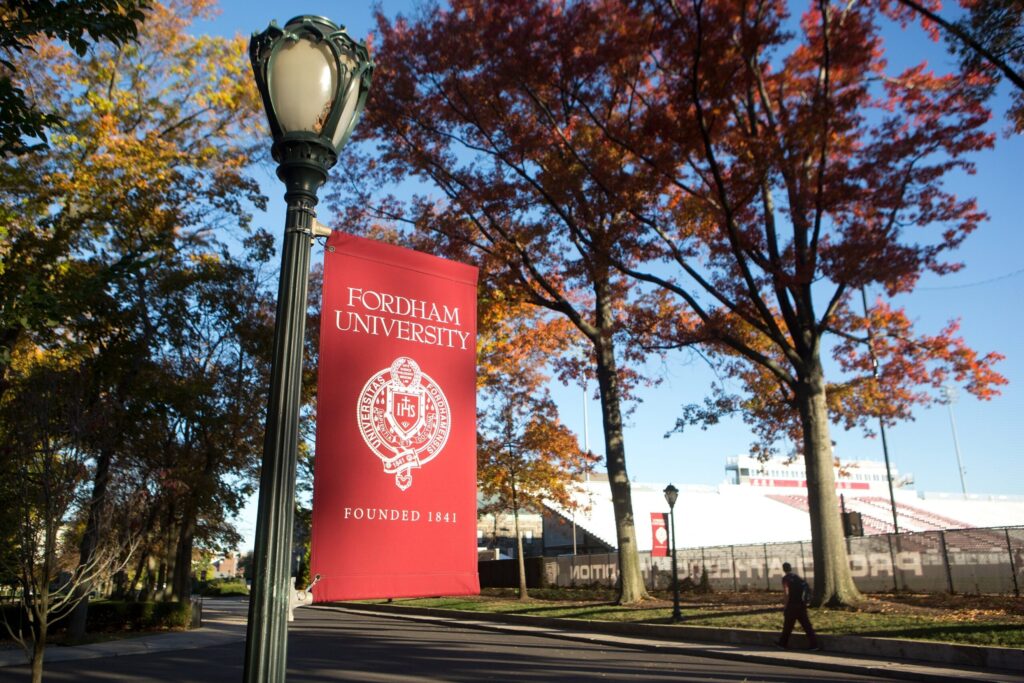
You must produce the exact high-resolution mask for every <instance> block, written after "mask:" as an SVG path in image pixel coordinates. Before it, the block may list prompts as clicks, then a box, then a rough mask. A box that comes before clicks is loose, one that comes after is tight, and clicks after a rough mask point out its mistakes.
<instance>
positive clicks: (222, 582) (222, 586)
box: [203, 579, 249, 597]
mask: <svg viewBox="0 0 1024 683" xmlns="http://www.w3.org/2000/svg"><path fill="white" fill-rule="evenodd" d="M203 595H205V596H207V597H226V596H230V595H249V588H248V586H246V585H245V581H243V580H242V579H217V580H215V581H211V582H210V583H208V584H207V585H206V589H205V590H204V591H203Z"/></svg>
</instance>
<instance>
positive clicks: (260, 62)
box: [244, 16, 373, 683]
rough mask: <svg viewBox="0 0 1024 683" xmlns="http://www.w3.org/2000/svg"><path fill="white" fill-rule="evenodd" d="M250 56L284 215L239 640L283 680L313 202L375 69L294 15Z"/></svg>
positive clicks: (328, 25) (260, 665)
mask: <svg viewBox="0 0 1024 683" xmlns="http://www.w3.org/2000/svg"><path fill="white" fill-rule="evenodd" d="M249 57H250V59H251V60H252V68H253V72H254V74H255V78H256V85H257V86H258V87H259V90H260V95H261V96H262V98H263V106H264V108H265V109H266V112H267V119H268V121H269V123H270V132H271V134H272V135H273V137H274V146H273V147H272V148H271V154H272V155H273V157H274V160H275V161H277V163H278V167H277V176H278V177H279V178H280V179H281V180H282V181H284V184H285V195H284V198H285V201H286V202H287V204H288V213H287V217H286V219H285V234H284V246H283V249H282V253H281V279H280V281H279V284H278V294H277V318H276V322H275V328H274V351H273V357H272V365H271V377H270V396H269V405H268V406H267V425H266V435H265V437H264V442H263V470H262V473H261V475H260V497H259V507H258V508H257V516H256V548H255V551H254V553H253V570H254V574H255V576H254V579H253V582H252V593H251V594H250V597H249V622H248V626H247V630H246V641H245V675H244V678H245V681H247V683H256V682H257V681H258V682H260V683H266V682H270V683H283V681H284V680H285V670H286V664H287V644H288V602H289V600H288V598H289V591H291V590H292V586H291V585H290V583H291V582H290V574H291V550H292V520H293V516H294V505H295V465H296V452H297V449H298V439H299V404H300V389H301V380H302V347H303V338H304V336H305V329H306V295H307V290H308V277H309V254H310V245H311V243H312V241H313V239H312V238H313V236H314V234H322V233H321V231H320V226H319V224H318V223H317V222H316V213H315V212H314V210H313V209H314V207H315V206H316V203H317V191H318V190H319V189H320V186H321V185H323V184H324V182H325V181H326V180H327V171H328V169H330V168H331V167H332V166H334V164H335V162H336V161H337V160H338V152H339V150H340V149H341V147H342V146H343V145H344V144H345V142H346V141H347V140H348V138H349V135H351V133H352V129H353V128H354V127H355V124H356V121H357V120H358V118H359V114H360V113H361V112H362V109H363V105H364V104H365V102H366V95H367V93H368V91H369V87H370V77H371V74H372V72H373V62H371V61H370V56H369V53H368V52H367V50H366V46H365V45H362V44H360V43H357V42H356V41H354V40H353V39H352V38H350V37H349V35H348V34H347V33H346V32H345V29H344V28H342V27H340V26H338V25H337V24H335V23H333V22H331V21H329V20H327V19H324V18H323V17H315V16H300V17H296V18H294V19H292V20H291V21H289V22H288V23H287V24H286V25H285V26H284V28H280V27H278V26H277V25H276V24H273V23H271V25H270V26H269V27H268V28H267V30H266V31H264V32H263V33H259V34H253V36H252V39H251V40H250V41H249Z"/></svg>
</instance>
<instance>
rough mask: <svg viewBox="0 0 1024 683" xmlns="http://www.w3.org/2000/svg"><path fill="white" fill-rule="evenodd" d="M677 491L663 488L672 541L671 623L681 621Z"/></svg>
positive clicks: (673, 488)
mask: <svg viewBox="0 0 1024 683" xmlns="http://www.w3.org/2000/svg"><path fill="white" fill-rule="evenodd" d="M678 499H679V489H677V488H676V487H675V486H673V485H672V484H669V485H668V486H666V487H665V501H666V502H667V503H668V525H669V539H670V540H671V541H672V623H677V622H679V621H681V620H682V618H683V614H682V612H680V611H679V565H677V564H676V500H678Z"/></svg>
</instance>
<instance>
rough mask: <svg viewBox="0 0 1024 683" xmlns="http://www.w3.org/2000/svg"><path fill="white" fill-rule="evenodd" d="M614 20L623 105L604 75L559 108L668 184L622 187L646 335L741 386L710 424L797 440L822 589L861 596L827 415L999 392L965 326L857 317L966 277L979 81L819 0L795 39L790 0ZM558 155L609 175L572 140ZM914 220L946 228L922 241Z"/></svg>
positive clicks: (872, 21) (899, 316) (696, 5)
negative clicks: (929, 275)
mask: <svg viewBox="0 0 1024 683" xmlns="http://www.w3.org/2000/svg"><path fill="white" fill-rule="evenodd" d="M612 5H615V3H612ZM618 11H619V12H621V13H622V14H623V16H625V17H626V18H627V19H626V20H624V22H623V23H624V24H625V25H627V26H628V25H630V22H629V19H630V18H631V20H632V27H633V28H632V29H631V30H630V31H629V33H628V34H626V35H627V37H626V39H627V40H629V41H630V43H631V44H633V45H636V46H638V49H637V58H636V59H635V60H634V61H633V62H632V64H631V65H630V68H625V66H624V65H619V66H617V67H616V68H615V71H614V72H613V73H618V74H619V75H620V78H619V81H618V82H619V83H620V87H622V88H624V89H626V90H628V91H629V92H630V93H631V95H630V97H629V100H628V101H629V102H630V109H629V110H628V111H620V112H618V114H617V115H609V114H608V112H607V111H606V110H605V109H603V108H602V107H599V106H595V105H593V104H590V102H592V101H596V100H597V99H598V98H600V97H601V90H600V89H602V88H604V87H606V86H604V85H598V86H597V88H599V91H598V92H597V93H592V92H591V87H590V86H589V84H584V85H582V86H581V87H580V88H578V89H577V90H575V91H573V92H572V94H571V96H572V97H573V98H574V99H575V100H576V101H579V102H583V103H586V108H587V111H588V114H589V120H590V121H591V122H592V123H593V124H594V125H596V126H599V127H600V128H601V129H602V131H603V133H604V136H605V139H606V140H607V141H609V142H611V143H614V145H615V146H616V147H617V148H618V149H620V150H625V151H627V152H628V155H629V156H628V163H630V164H631V165H632V167H633V168H635V169H636V172H637V173H638V174H644V175H649V176H650V180H649V183H650V184H651V185H652V186H654V185H660V186H661V187H663V188H664V202H663V203H662V204H661V205H659V206H657V207H656V210H651V207H650V206H644V205H641V204H639V203H637V202H635V201H634V200H633V199H632V198H631V197H628V196H624V195H622V194H621V193H620V194H618V195H617V196H618V197H619V199H620V200H621V207H622V209H623V210H624V211H628V212H629V213H630V214H631V215H633V216H635V217H636V218H637V220H638V222H640V223H641V224H642V225H643V228H644V234H645V237H644V238H643V239H644V240H646V243H645V244H646V246H648V247H649V248H651V249H658V250H660V258H658V259H657V260H652V261H651V262H649V263H645V264H643V265H642V266H641V267H634V266H631V265H629V264H626V263H623V262H622V261H621V260H617V261H616V262H617V264H618V265H619V266H620V268H621V269H622V270H623V272H628V273H629V274H630V275H631V276H633V277H635V278H636V279H637V280H639V281H642V282H644V283H647V284H650V285H653V286H655V287H657V288H658V290H659V291H661V292H668V293H671V294H672V295H673V296H675V297H676V301H677V304H678V310H677V312H673V311H672V310H670V309H669V310H667V309H665V308H664V307H663V306H662V307H660V308H657V309H655V312H654V314H649V315H648V316H647V317H646V318H645V319H641V322H642V323H643V325H644V328H643V331H644V332H645V333H646V332H653V336H654V337H655V338H657V339H661V340H663V341H665V340H667V341H668V342H669V343H670V344H676V345H693V344H699V345H701V346H702V348H704V349H705V350H706V351H708V352H709V353H710V354H711V356H712V357H713V358H716V359H717V360H718V362H719V363H720V364H721V368H722V370H723V371H724V373H725V374H726V375H728V376H732V377H734V378H736V379H737V380H738V381H739V383H740V386H741V388H742V389H744V390H745V391H744V392H743V393H742V394H741V395H740V396H727V395H721V396H716V397H712V399H710V400H709V402H708V404H707V405H706V406H705V411H704V414H703V415H702V416H701V417H705V418H709V419H712V420H714V419H717V416H718V415H719V414H720V413H721V412H722V411H723V410H729V409H736V408H740V409H742V411H743V413H744V414H745V416H746V419H748V421H750V422H751V423H752V425H753V426H754V428H755V432H756V433H757V434H758V435H759V436H760V437H761V439H762V444H764V445H766V446H767V447H769V448H770V447H771V445H772V444H773V443H776V442H778V440H779V439H787V438H788V439H792V440H793V441H794V442H796V443H800V444H802V452H803V456H804V461H805V465H806V468H807V478H808V502H809V505H810V517H811V534H812V541H813V557H814V579H815V591H814V592H815V599H816V601H817V602H819V603H824V604H828V605H841V604H848V603H852V602H856V601H857V600H858V599H859V593H858V591H857V589H856V587H855V586H854V584H853V581H852V578H851V577H850V572H849V565H848V562H847V558H846V551H845V546H844V544H843V534H842V529H841V525H840V519H839V514H838V505H837V501H836V496H835V481H834V474H833V459H832V454H831V439H830V437H829V425H830V422H832V421H843V420H845V421H846V424H847V426H852V425H858V424H859V425H863V424H864V423H865V422H866V420H867V419H868V418H871V417H873V416H876V415H877V416H880V417H882V418H883V419H886V420H889V421H892V420H895V419H898V418H902V417H906V416H908V414H909V410H910V407H911V405H912V404H913V403H917V402H927V401H929V400H931V398H930V396H929V395H928V394H927V392H922V391H919V390H915V387H917V386H920V385H922V384H923V385H926V386H927V385H931V386H938V385H939V384H941V383H942V382H943V381H945V380H946V379H947V378H955V379H956V380H958V381H961V382H964V383H966V385H967V387H968V390H970V391H972V393H974V394H975V395H977V396H979V397H981V398H986V397H988V396H990V395H991V394H992V392H993V388H994V386H995V385H998V384H999V383H1001V382H1003V381H1004V380H1003V379H1002V378H1001V377H1000V376H999V375H998V374H997V373H995V372H994V371H993V370H992V365H993V363H994V362H996V361H997V360H998V358H999V356H998V355H997V354H989V355H987V356H979V355H978V354H977V353H975V352H974V351H972V350H971V349H969V348H967V347H966V346H965V344H964V343H963V340H962V339H960V338H958V337H957V336H956V334H955V332H956V330H955V326H951V327H949V328H947V329H946V330H943V331H941V332H940V333H938V334H936V335H933V336H928V335H922V334H920V333H917V332H915V331H914V330H913V326H912V325H911V324H910V322H909V319H908V316H907V315H906V314H905V313H904V312H903V311H901V310H898V309H892V308H890V307H888V306H887V305H885V304H883V303H879V304H878V305H876V306H875V307H874V308H873V309H872V310H871V311H870V312H869V314H868V315H867V316H865V315H858V314H857V313H856V306H855V305H854V304H856V299H854V295H855V294H857V293H858V290H859V289H860V288H862V287H873V288H878V289H881V290H882V291H883V292H885V293H886V294H887V295H888V296H895V295H897V294H899V293H903V292H907V291H910V290H912V289H913V287H914V284H915V283H916V281H917V279H918V278H919V277H920V275H921V274H922V273H923V272H925V271H931V272H934V273H938V274H944V273H948V272H951V271H953V270H955V269H956V268H957V265H956V264H954V263H950V262H948V261H946V260H945V256H946V254H947V253H948V252H949V251H951V250H952V249H954V248H955V247H956V246H958V245H959V244H960V243H961V242H962V240H963V239H964V238H965V237H966V236H967V235H968V234H969V233H970V232H972V231H973V230H974V229H975V228H976V227H977V225H978V223H979V222H980V221H981V220H982V219H983V214H982V213H981V212H980V211H979V210H978V209H977V207H976V206H975V204H974V202H973V201H971V200H969V199H968V200H963V199H958V198H956V197H955V196H954V195H953V194H952V193H950V192H949V191H947V190H945V189H944V187H943V184H942V181H943V180H944V179H945V178H946V177H948V176H949V175H950V174H952V173H954V172H958V171H959V172H970V171H971V168H972V167H971V164H970V162H969V161H968V159H967V155H968V154H969V153H970V152H972V151H976V150H979V149H983V148H985V147H987V146H988V145H989V144H990V143H991V138H990V136H989V135H987V134H986V133H985V132H984V131H983V130H982V126H983V125H984V124H985V122H986V121H987V120H988V112H987V111H986V110H985V109H984V108H983V106H981V104H980V103H979V99H978V97H977V95H978V90H977V88H979V87H983V86H984V85H985V83H984V82H983V81H979V80H976V79H970V78H967V79H964V78H961V77H959V75H958V74H947V75H940V74H935V73H933V72H930V71H928V70H927V69H926V68H925V67H924V66H923V65H919V66H915V67H912V68H909V69H906V70H904V71H902V72H897V73H890V72H889V71H888V70H887V64H886V62H885V60H884V44H883V42H882V39H881V37H880V35H879V29H878V21H877V20H878V16H877V15H876V13H875V10H874V9H872V8H871V7H870V6H864V5H844V4H840V5H836V4H830V3H827V2H820V3H811V4H810V5H809V6H808V7H807V9H806V11H805V12H804V14H803V15H802V17H801V19H800V23H799V27H798V29H797V30H796V32H795V33H790V32H789V31H788V29H789V28H790V27H791V26H793V25H792V24H790V23H789V16H788V13H787V12H788V9H787V7H786V5H785V4H783V3H781V2H776V3H761V4H755V5H749V4H746V3H742V2H733V1H732V0H722V1H714V2H707V1H704V0H695V1H694V2H690V3H685V4H683V3H676V2H646V3H637V4H636V5H632V4H631V5H630V6H629V7H627V8H625V9H624V10H623V9H622V8H621V6H620V7H619V8H618ZM592 44H593V45H594V46H597V45H600V48H599V49H600V50H601V51H602V52H603V51H605V49H606V47H605V43H604V42H603V40H602V41H592ZM641 46H642V47H641ZM582 49H585V47H584V48H582ZM597 49H598V48H596V47H595V50H597ZM609 52H611V53H612V54H614V53H615V52H616V51H615V50H614V49H613V50H610V51H609ZM597 56H598V55H596V54H595V55H594V58H597ZM622 76H625V78H623V77H622ZM562 144H564V145H565V146H566V147H567V148H570V149H572V150H573V152H574V153H575V154H577V157H578V158H579V160H580V164H581V165H587V166H588V168H590V169H591V172H592V173H594V174H595V177H597V178H599V179H600V178H601V176H600V173H599V171H598V170H596V167H594V166H593V165H592V164H589V163H588V160H587V158H586V156H585V155H584V154H582V153H581V151H580V150H581V149H582V148H581V146H579V145H576V144H575V141H574V140H573V139H572V138H570V137H569V136H565V137H563V139H562ZM600 186H601V187H602V188H603V189H606V190H608V192H609V195H611V194H612V190H611V189H610V188H609V186H608V184H607V183H600ZM911 228H916V229H918V230H923V229H925V228H933V229H940V230H941V232H939V234H937V235H935V236H934V237H932V238H931V239H928V240H926V241H925V242H923V243H919V242H917V241H915V236H914V235H911V234H908V233H909V230H910V229H911ZM694 316H695V317H694ZM869 331H871V341H872V342H873V348H872V349H868V348H867V345H866V342H868V341H869V335H868V332H869ZM883 340H884V341H883ZM871 351H874V354H875V355H874V357H875V358H877V359H878V361H879V362H880V363H881V366H882V372H881V373H880V374H879V377H878V378H877V379H876V378H875V377H873V374H872V372H871V367H872V360H873V359H872V354H871ZM830 353H831V354H832V355H833V356H834V359H835V361H836V363H837V364H838V366H839V372H838V376H837V377H836V378H835V379H834V380H833V381H830V380H829V378H828V377H827V376H826V363H825V362H824V358H826V357H827V355H828V354H830Z"/></svg>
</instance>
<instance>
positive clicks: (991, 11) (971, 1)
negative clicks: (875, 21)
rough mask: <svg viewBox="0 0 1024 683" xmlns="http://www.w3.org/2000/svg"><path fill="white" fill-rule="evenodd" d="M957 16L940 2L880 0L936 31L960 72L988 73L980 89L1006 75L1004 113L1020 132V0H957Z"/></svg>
mask: <svg viewBox="0 0 1024 683" xmlns="http://www.w3.org/2000/svg"><path fill="white" fill-rule="evenodd" d="M959 4H960V7H961V9H962V13H961V16H959V17H957V18H952V17H950V16H945V13H944V12H943V11H942V8H941V5H939V4H938V3H934V2H927V1H921V0H895V2H887V1H884V0H883V2H880V3H879V6H880V7H881V9H882V10H883V11H884V12H886V13H887V14H889V15H890V16H892V17H893V18H895V19H897V20H899V21H901V22H903V23H907V22H909V21H912V20H914V19H917V20H919V21H920V22H921V24H922V26H923V27H924V28H925V29H926V30H927V31H928V33H929V34H930V35H931V36H932V37H933V38H936V39H937V38H938V37H939V36H940V35H942V36H944V37H945V38H946V43H947V45H948V46H949V49H950V51H951V52H953V54H955V55H956V56H957V57H959V59H960V64H961V66H962V68H963V70H964V73H966V74H968V75H971V76H972V77H974V78H977V77H978V74H986V75H990V76H991V80H990V83H989V86H988V87H987V88H985V90H984V94H985V95H986V96H990V95H991V94H992V93H993V92H994V91H995V85H996V84H997V83H999V82H1000V81H1003V80H1005V81H1006V82H1008V83H1010V85H1011V86H1012V88H1013V95H1012V98H1011V100H1012V104H1011V106H1010V110H1009V111H1008V113H1007V115H1008V118H1009V119H1010V121H1011V122H1012V125H1013V127H1014V130H1015V131H1016V132H1017V133H1024V3H1022V2H1021V0H960V3H959Z"/></svg>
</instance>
